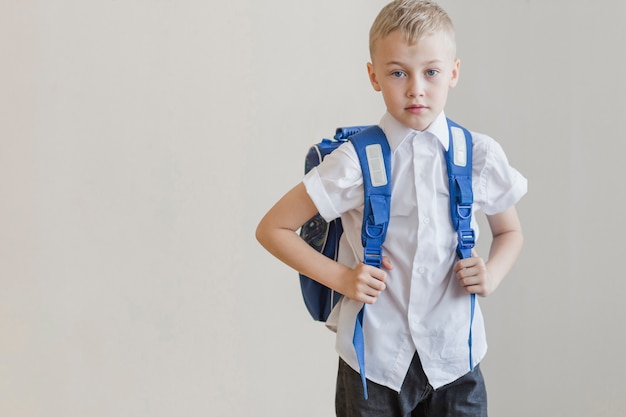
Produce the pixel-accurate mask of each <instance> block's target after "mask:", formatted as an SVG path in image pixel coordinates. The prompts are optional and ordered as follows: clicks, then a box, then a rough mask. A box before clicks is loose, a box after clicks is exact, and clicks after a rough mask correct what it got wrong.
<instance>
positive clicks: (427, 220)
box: [422, 217, 430, 224]
mask: <svg viewBox="0 0 626 417" xmlns="http://www.w3.org/2000/svg"><path fill="white" fill-rule="evenodd" d="M422 221H423V222H424V224H428V223H430V217H424V220H422Z"/></svg>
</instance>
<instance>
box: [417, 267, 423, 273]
mask: <svg viewBox="0 0 626 417" xmlns="http://www.w3.org/2000/svg"><path fill="white" fill-rule="evenodd" d="M417 272H419V273H420V274H423V273H424V267H423V266H420V267H419V268H417Z"/></svg>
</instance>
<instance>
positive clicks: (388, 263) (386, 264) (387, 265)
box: [382, 256, 393, 269]
mask: <svg viewBox="0 0 626 417" xmlns="http://www.w3.org/2000/svg"><path fill="white" fill-rule="evenodd" d="M382 266H383V268H385V269H393V265H392V264H391V261H390V260H389V257H387V256H383V262H382Z"/></svg>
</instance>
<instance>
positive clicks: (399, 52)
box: [367, 31, 460, 130]
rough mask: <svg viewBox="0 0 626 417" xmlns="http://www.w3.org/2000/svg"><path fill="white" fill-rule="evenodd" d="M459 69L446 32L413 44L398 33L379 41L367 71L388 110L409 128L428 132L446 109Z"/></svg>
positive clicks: (392, 33)
mask: <svg viewBox="0 0 626 417" xmlns="http://www.w3.org/2000/svg"><path fill="white" fill-rule="evenodd" d="M459 67H460V62H459V60H458V59H455V58H454V56H453V48H452V45H451V43H450V40H449V39H448V37H447V35H446V34H445V33H443V32H439V33H436V34H433V35H429V36H427V37H425V38H423V39H421V40H419V41H418V42H417V43H415V44H409V43H408V41H407V40H406V37H405V35H404V33H402V32H400V31H395V32H391V34H389V35H388V36H387V37H385V38H382V39H379V40H378V41H376V43H375V44H374V51H373V53H372V62H371V63H368V64H367V71H368V73H369V77H370V81H371V83H372V86H373V87H374V90H376V91H381V92H382V94H383V99H384V100H385V105H386V106H387V111H388V112H389V113H390V114H391V115H392V116H393V117H395V118H396V119H397V120H398V121H399V122H401V123H402V124H404V125H405V126H407V127H410V128H412V129H416V130H424V129H426V128H427V127H428V126H429V125H430V124H431V123H432V121H433V120H434V119H435V118H436V117H437V116H438V115H439V113H441V111H442V110H443V108H444V106H445V104H446V100H447V98H448V90H449V89H450V88H452V87H454V86H455V85H456V83H457V80H458V77H459Z"/></svg>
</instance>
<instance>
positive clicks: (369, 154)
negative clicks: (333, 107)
mask: <svg viewBox="0 0 626 417" xmlns="http://www.w3.org/2000/svg"><path fill="white" fill-rule="evenodd" d="M350 141H351V142H352V144H353V145H354V149H355V150H356V154H357V155H358V157H359V162H360V163H361V171H362V172H363V194H364V206H363V226H362V228H361V241H362V243H363V260H364V263H365V264H367V265H372V266H375V267H376V268H380V267H381V265H382V259H383V254H382V244H383V242H384V241H385V236H386V234H387V226H388V224H389V213H390V206H391V148H390V147H389V143H388V142H387V137H386V136H385V134H384V133H383V131H382V130H381V129H380V127H378V126H371V127H369V128H367V129H365V130H364V131H362V132H360V133H357V134H356V135H354V136H351V137H350ZM364 312H365V306H364V307H363V308H362V309H361V311H359V313H358V315H357V319H356V323H355V327H354V336H353V337H352V344H353V345H354V349H355V351H356V356H357V360H358V362H359V372H360V374H361V382H362V383H363V394H364V397H365V399H367V398H368V395H367V383H366V376H365V341H364V338H363V316H364Z"/></svg>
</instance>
